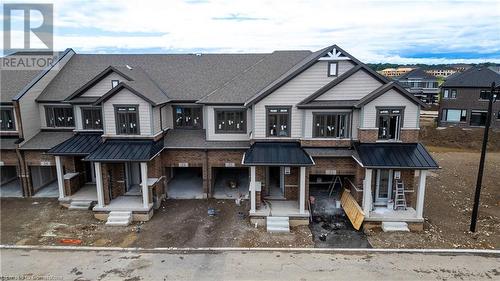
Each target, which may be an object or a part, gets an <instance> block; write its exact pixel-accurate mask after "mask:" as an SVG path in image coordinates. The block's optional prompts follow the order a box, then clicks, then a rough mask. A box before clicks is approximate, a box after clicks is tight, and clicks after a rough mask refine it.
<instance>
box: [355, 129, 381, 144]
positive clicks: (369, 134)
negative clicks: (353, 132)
mask: <svg viewBox="0 0 500 281" xmlns="http://www.w3.org/2000/svg"><path fill="white" fill-rule="evenodd" d="M358 139H359V141H360V142H376V141H377V139H378V130H377V129H359V130H358Z"/></svg>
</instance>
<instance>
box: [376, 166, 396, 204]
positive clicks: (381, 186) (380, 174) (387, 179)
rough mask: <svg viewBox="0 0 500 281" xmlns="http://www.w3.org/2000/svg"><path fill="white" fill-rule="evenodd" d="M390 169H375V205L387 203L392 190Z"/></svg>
mask: <svg viewBox="0 0 500 281" xmlns="http://www.w3.org/2000/svg"><path fill="white" fill-rule="evenodd" d="M392 173H393V171H392V170H386V169H384V170H377V180H376V188H375V205H387V201H389V199H390V198H391V192H392Z"/></svg>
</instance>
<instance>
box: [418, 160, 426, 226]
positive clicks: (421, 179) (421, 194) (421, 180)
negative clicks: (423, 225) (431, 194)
mask: <svg viewBox="0 0 500 281" xmlns="http://www.w3.org/2000/svg"><path fill="white" fill-rule="evenodd" d="M426 177H427V170H420V175H419V176H418V193H417V204H416V208H417V209H416V211H417V218H419V219H422V218H423V215H424V198H425V178H426Z"/></svg>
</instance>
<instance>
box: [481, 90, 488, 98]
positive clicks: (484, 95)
mask: <svg viewBox="0 0 500 281" xmlns="http://www.w3.org/2000/svg"><path fill="white" fill-rule="evenodd" d="M479 99H480V100H490V91H489V90H481V92H479Z"/></svg>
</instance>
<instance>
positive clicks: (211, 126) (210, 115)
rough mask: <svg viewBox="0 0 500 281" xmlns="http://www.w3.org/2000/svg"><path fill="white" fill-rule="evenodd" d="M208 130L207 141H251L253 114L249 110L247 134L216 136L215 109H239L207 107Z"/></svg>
mask: <svg viewBox="0 0 500 281" xmlns="http://www.w3.org/2000/svg"><path fill="white" fill-rule="evenodd" d="M205 108H206V112H207V115H206V128H207V140H221V141H235V140H236V141H238V140H249V133H250V131H251V130H252V113H251V111H250V110H247V112H246V113H247V124H246V126H247V131H246V133H245V134H216V133H215V111H214V109H215V108H239V107H235V106H206V107H205Z"/></svg>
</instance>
